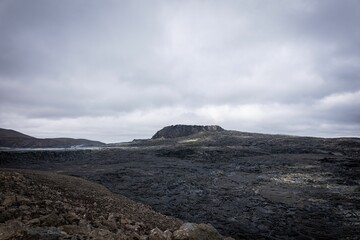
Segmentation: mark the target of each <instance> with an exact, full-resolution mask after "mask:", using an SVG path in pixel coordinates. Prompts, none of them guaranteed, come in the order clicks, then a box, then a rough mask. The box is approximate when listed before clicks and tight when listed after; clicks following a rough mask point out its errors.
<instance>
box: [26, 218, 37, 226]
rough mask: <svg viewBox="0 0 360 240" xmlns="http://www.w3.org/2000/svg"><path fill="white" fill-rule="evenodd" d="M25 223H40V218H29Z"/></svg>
mask: <svg viewBox="0 0 360 240" xmlns="http://www.w3.org/2000/svg"><path fill="white" fill-rule="evenodd" d="M27 224H29V225H38V224H40V219H38V218H34V219H31V220H29V221H28V222H27Z"/></svg>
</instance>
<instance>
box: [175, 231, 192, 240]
mask: <svg viewBox="0 0 360 240" xmlns="http://www.w3.org/2000/svg"><path fill="white" fill-rule="evenodd" d="M173 239H174V240H188V239H189V233H188V232H187V231H185V230H176V231H175V232H174V234H173Z"/></svg>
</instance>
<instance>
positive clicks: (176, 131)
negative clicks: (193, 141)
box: [152, 125, 224, 139]
mask: <svg viewBox="0 0 360 240" xmlns="http://www.w3.org/2000/svg"><path fill="white" fill-rule="evenodd" d="M220 131H224V129H223V128H222V127H220V126H216V125H210V126H200V125H171V126H167V127H164V128H163V129H161V130H160V131H158V132H157V133H155V135H154V136H153V137H152V139H158V138H177V137H185V136H189V135H192V134H195V133H199V132H220Z"/></svg>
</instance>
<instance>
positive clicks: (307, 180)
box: [272, 173, 328, 187]
mask: <svg viewBox="0 0 360 240" xmlns="http://www.w3.org/2000/svg"><path fill="white" fill-rule="evenodd" d="M327 179H328V178H326V177H324V176H321V175H319V174H305V173H290V174H285V175H282V176H278V177H274V178H272V180H274V181H275V182H278V183H286V184H301V185H302V184H319V183H322V182H324V181H326V180H327ZM314 186H315V187H316V186H318V185H314Z"/></svg>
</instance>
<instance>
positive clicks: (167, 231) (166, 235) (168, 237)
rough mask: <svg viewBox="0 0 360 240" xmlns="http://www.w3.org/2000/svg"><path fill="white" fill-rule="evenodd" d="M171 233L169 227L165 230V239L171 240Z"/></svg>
mask: <svg viewBox="0 0 360 240" xmlns="http://www.w3.org/2000/svg"><path fill="white" fill-rule="evenodd" d="M172 235H173V234H172V232H171V231H170V230H169V229H167V230H165V232H164V236H165V238H166V240H171V238H172Z"/></svg>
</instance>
